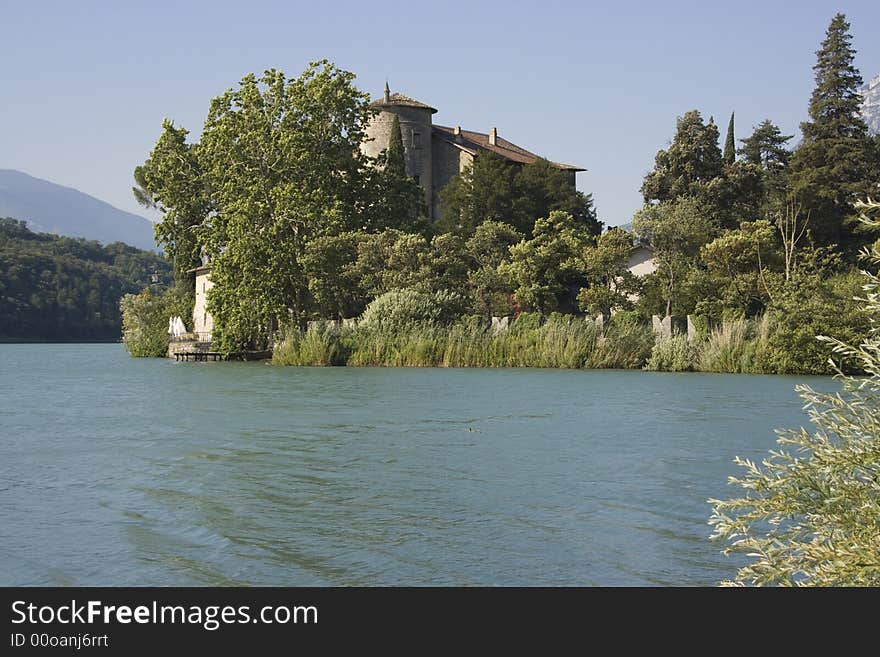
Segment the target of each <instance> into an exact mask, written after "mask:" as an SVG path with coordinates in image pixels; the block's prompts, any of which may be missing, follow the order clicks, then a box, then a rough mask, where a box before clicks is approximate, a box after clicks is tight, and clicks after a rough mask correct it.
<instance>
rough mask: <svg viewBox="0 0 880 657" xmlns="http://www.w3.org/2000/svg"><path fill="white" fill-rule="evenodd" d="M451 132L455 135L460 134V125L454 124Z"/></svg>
mask: <svg viewBox="0 0 880 657" xmlns="http://www.w3.org/2000/svg"><path fill="white" fill-rule="evenodd" d="M452 134H454V135H456V136H458V135H461V126H460V125H457V126H455V128H453V130H452Z"/></svg>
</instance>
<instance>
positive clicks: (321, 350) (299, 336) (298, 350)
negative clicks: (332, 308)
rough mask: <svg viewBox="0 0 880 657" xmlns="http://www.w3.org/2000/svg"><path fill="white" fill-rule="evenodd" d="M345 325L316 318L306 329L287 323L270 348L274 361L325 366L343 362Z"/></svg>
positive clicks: (347, 332) (346, 352) (344, 358)
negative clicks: (336, 324) (273, 346)
mask: <svg viewBox="0 0 880 657" xmlns="http://www.w3.org/2000/svg"><path fill="white" fill-rule="evenodd" d="M349 335H350V331H349V330H348V329H343V328H338V327H336V326H334V325H332V324H330V323H329V322H316V323H314V324H313V325H312V326H309V328H308V329H307V330H305V331H303V330H302V329H300V328H297V327H287V328H286V329H285V330H284V332H283V334H282V335H281V336H280V337H279V339H278V340H277V341H276V344H275V348H274V350H273V352H272V363H273V364H274V365H295V366H311V367H326V366H328V365H345V364H346V363H347V361H348V357H349V355H350V354H349V345H348V341H347V339H346V338H347V337H348V336H349Z"/></svg>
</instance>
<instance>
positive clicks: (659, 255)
mask: <svg viewBox="0 0 880 657" xmlns="http://www.w3.org/2000/svg"><path fill="white" fill-rule="evenodd" d="M633 228H634V230H635V233H636V235H638V236H639V237H640V238H641V239H643V240H645V241H646V242H648V243H649V244H651V246H652V247H653V248H654V260H655V262H656V263H657V271H656V272H655V275H656V277H657V278H658V279H659V280H660V282H661V284H662V297H663V301H664V302H665V304H666V314H667V315H669V314H670V313H671V312H672V308H673V304H674V301H675V297H676V292H677V291H678V287H679V285H680V283H681V282H682V281H683V279H684V277H685V276H686V274H687V270H688V269H689V268H691V267H693V266H694V264H695V263H696V258H697V254H698V253H699V250H700V247H701V246H703V244H705V243H706V242H707V241H708V240H709V238H710V236H711V234H712V233H713V231H714V226H713V225H712V223H711V222H710V221H709V220H708V219H706V210H705V208H704V207H703V206H702V205H700V204H699V203H698V202H697V201H696V200H695V199H693V198H691V197H687V196H685V197H682V198H679V199H677V200H676V201H674V202H671V203H661V204H659V205H646V206H645V207H643V208H642V209H641V210H639V211H638V212H637V213H636V215H635V217H633Z"/></svg>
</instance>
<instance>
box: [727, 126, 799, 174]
mask: <svg viewBox="0 0 880 657" xmlns="http://www.w3.org/2000/svg"><path fill="white" fill-rule="evenodd" d="M793 136H794V135H783V134H782V131H781V130H780V129H779V126H777V125H775V124H774V123H773V122H772V121H771V120H770V119H764V120H763V121H762V122H761V123H760V125H758V126H756V127H755V128H754V130H753V131H752V134H751V135H750V136H749V137H746V138H745V139H740V141H741V142H742V148H740V149H739V153H740V155H742V156H743V157H744V158H745V160H746V162H748V163H749V164H755V165H757V166H759V167H761V168H762V169H763V170H764V171H766V172H779V171H784V170H785V169H786V168H787V167H788V163H789V161H790V160H791V151H790V150H788V148H786V144H787V143H788V142H789V141H791V139H792V137H793Z"/></svg>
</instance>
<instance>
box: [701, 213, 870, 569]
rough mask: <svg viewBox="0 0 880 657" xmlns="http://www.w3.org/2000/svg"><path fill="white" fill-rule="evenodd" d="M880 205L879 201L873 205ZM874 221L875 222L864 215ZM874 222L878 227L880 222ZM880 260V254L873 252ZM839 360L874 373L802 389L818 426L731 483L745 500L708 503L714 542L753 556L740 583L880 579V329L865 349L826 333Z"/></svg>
mask: <svg viewBox="0 0 880 657" xmlns="http://www.w3.org/2000/svg"><path fill="white" fill-rule="evenodd" d="M862 207H863V208H864V209H865V210H866V211H874V212H877V211H880V204H878V203H873V204H865V205H863V206H862ZM865 220H866V221H868V220H867V218H865ZM870 223H872V224H876V220H873V221H871V222H870ZM871 259H872V261H873V264H875V265H876V264H880V252H878V251H877V250H876V249H874V250H873V252H872V254H871ZM864 287H865V292H866V296H865V299H864V310H865V313H866V314H867V315H869V316H870V317H871V319H872V320H873V322H876V320H877V319H878V317H880V296H878V290H880V279H878V277H877V276H876V275H874V274H867V275H866V281H865V286H864ZM824 341H825V342H827V343H829V344H830V345H831V346H832V347H833V349H834V353H835V355H836V356H837V357H838V358H843V359H844V360H846V361H849V362H858V363H859V364H860V369H861V370H863V371H864V372H865V373H866V374H867V377H860V378H854V377H851V376H847V375H845V374H843V373H842V372H841V371H838V380H839V382H840V384H841V391H840V392H838V393H833V394H820V393H817V392H815V391H814V390H812V389H811V388H810V387H809V386H797V388H796V389H797V390H798V392H799V393H800V395H801V397H802V399H803V400H804V402H805V407H806V409H807V412H808V414H809V418H810V421H811V423H812V424H813V427H814V429H815V431H814V432H810V431H808V430H807V429H805V428H801V429H799V430H787V431H782V432H779V440H778V441H777V442H778V443H779V446H780V447H779V449H778V450H776V451H771V452H770V454H769V456H767V457H766V458H765V459H763V461H762V462H761V464H760V465H759V464H757V463H755V462H753V461H751V460H749V459H743V458H739V457H737V458H736V460H735V462H736V463H737V464H738V465H739V466H741V467H742V468H743V469H744V471H745V472H744V474H743V476H741V477H731V478H730V479H729V482H730V483H731V484H732V485H734V486H737V487H738V488H741V489H742V490H743V491H744V495H743V496H742V497H738V498H733V499H729V500H709V503H710V504H712V505H713V509H712V516H711V518H710V520H709V523H710V524H711V525H712V526H713V527H714V533H713V538H716V539H722V540H725V541H727V542H728V546H727V547H726V549H725V553H730V552H738V553H742V554H746V555H748V557H750V563H749V564H748V565H746V566H745V567H743V568H741V569H740V570H739V571H738V572H737V574H736V577H735V579H734V581H733V582H725V583H727V584H733V583H736V584H740V585H757V586H763V585H774V584H777V585H783V586H878V585H880V406H878V404H877V399H878V395H880V340H878V334H877V326H876V324H873V325H872V330H871V332H870V335H869V336H868V337H866V338H864V339H863V340H862V342H861V343H860V345H859V346H857V347H854V346H849V345H848V344H847V343H845V342H843V341H841V340H839V339H829V338H824Z"/></svg>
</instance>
